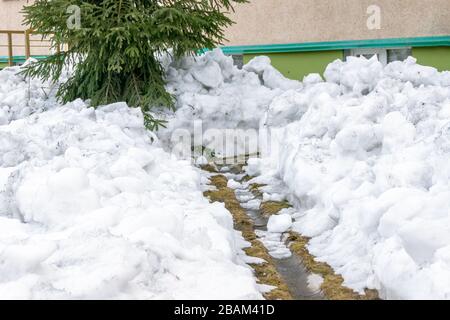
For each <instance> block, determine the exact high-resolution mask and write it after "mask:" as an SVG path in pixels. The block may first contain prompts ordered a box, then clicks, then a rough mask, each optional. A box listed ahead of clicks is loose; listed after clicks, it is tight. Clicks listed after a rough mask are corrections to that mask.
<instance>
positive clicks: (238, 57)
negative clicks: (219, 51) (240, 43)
mask: <svg viewBox="0 0 450 320" xmlns="http://www.w3.org/2000/svg"><path fill="white" fill-rule="evenodd" d="M231 57H232V58H233V62H234V65H235V66H236V67H238V69H242V67H243V66H244V55H243V54H233V55H232V56H231Z"/></svg>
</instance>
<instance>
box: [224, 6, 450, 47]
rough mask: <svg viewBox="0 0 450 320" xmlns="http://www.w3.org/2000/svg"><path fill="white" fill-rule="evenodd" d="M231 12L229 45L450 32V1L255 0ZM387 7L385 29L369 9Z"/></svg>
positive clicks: (384, 11)
mask: <svg viewBox="0 0 450 320" xmlns="http://www.w3.org/2000/svg"><path fill="white" fill-rule="evenodd" d="M250 1H251V2H250V3H247V4H241V5H238V6H237V7H236V12H235V13H234V14H231V17H232V19H233V20H234V21H235V22H236V24H235V25H233V26H232V27H230V28H229V29H228V30H227V33H226V37H227V39H228V40H229V41H228V42H226V43H225V45H255V44H278V43H299V42H321V41H337V40H359V39H379V38H404V37H420V36H434V35H449V34H450V0H426V1H424V0H250ZM370 5H378V6H379V7H380V8H381V18H382V19H381V29H380V30H369V29H368V28H367V19H368V17H369V15H368V14H367V8H368V7H369V6H370Z"/></svg>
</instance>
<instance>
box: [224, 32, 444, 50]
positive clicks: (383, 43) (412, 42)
mask: <svg viewBox="0 0 450 320" xmlns="http://www.w3.org/2000/svg"><path fill="white" fill-rule="evenodd" d="M447 46H450V35H446V36H435V37H417V38H386V39H369V40H349V41H329V42H304V43H287V44H267V45H249V46H224V47H221V49H222V51H223V52H224V53H225V54H258V53H282V52H283V53H286V52H308V51H333V50H345V49H355V48H398V47H447Z"/></svg>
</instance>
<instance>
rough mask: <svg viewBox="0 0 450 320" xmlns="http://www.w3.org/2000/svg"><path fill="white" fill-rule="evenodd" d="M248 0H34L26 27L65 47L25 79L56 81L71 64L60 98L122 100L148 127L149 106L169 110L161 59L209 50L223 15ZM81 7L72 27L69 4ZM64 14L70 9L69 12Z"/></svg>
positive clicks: (219, 36)
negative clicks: (137, 110) (135, 109)
mask: <svg viewBox="0 0 450 320" xmlns="http://www.w3.org/2000/svg"><path fill="white" fill-rule="evenodd" d="M244 2H247V0H37V1H35V2H34V4H32V5H30V6H26V7H25V8H24V10H23V12H24V16H25V19H24V24H26V25H28V26H29V27H30V28H31V29H32V30H33V31H34V32H35V33H38V34H41V35H43V36H45V37H47V38H49V39H51V40H52V43H53V44H54V46H55V48H56V47H57V46H58V45H59V44H67V45H68V48H69V49H67V50H65V51H56V50H55V51H56V53H55V54H53V55H51V56H49V57H47V58H46V59H44V60H40V61H38V62H36V63H33V64H30V65H29V66H27V67H26V68H25V69H24V71H23V72H24V74H25V75H26V76H31V77H38V78H41V79H45V80H47V79H51V80H53V81H56V80H57V79H59V78H60V76H61V73H62V71H63V69H64V67H65V66H67V65H76V67H75V69H74V72H73V74H72V75H71V77H70V78H69V79H68V81H67V82H65V83H64V84H62V85H61V86H60V87H59V90H58V93H57V96H58V98H60V99H61V100H62V102H64V103H65V102H68V101H72V100H74V99H76V98H81V99H90V100H91V105H92V106H98V105H104V104H109V103H113V102H117V101H125V102H127V103H128V105H129V106H132V107H140V108H141V109H142V112H143V114H144V119H145V125H146V126H147V127H148V128H149V129H155V127H157V126H158V125H159V124H161V122H160V121H158V120H157V119H154V118H153V117H152V116H151V114H150V112H149V111H150V109H151V108H153V107H157V106H158V107H160V106H162V107H169V108H173V105H174V102H173V98H172V96H171V95H170V94H168V93H167V92H166V90H165V88H164V74H163V69H162V66H161V63H160V61H159V60H158V57H159V56H161V55H162V54H168V53H171V54H173V55H174V57H175V58H179V57H181V56H184V55H187V54H193V53H195V52H197V51H198V50H201V49H204V48H213V47H216V46H217V45H219V44H221V43H222V42H223V40H224V32H223V31H224V29H225V28H226V27H227V26H229V25H231V24H232V23H233V22H232V21H231V20H230V18H229V17H228V15H227V14H226V13H227V12H230V11H231V10H233V6H234V5H235V4H236V3H244ZM74 5H75V6H77V7H76V8H79V9H80V11H79V12H80V22H81V23H80V25H79V27H75V28H73V27H72V28H71V27H69V25H68V20H69V19H70V17H71V14H72V12H71V11H70V10H68V8H69V7H70V6H72V7H71V8H73V6H74ZM68 12H69V13H68Z"/></svg>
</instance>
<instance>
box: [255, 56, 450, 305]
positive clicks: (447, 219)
mask: <svg viewBox="0 0 450 320" xmlns="http://www.w3.org/2000/svg"><path fill="white" fill-rule="evenodd" d="M324 76H325V79H326V81H322V80H321V79H320V78H319V77H317V76H312V77H309V78H308V79H305V80H308V81H306V82H305V83H303V87H302V88H301V89H297V90H292V89H291V90H288V91H285V92H284V93H283V94H281V95H279V96H277V97H276V98H275V99H274V100H273V101H272V103H271V104H270V108H269V110H268V112H267V114H266V116H265V119H264V125H263V126H262V128H263V129H264V130H268V131H270V132H271V134H272V137H273V138H274V140H275V141H278V152H273V153H272V154H271V155H270V156H268V157H266V158H265V159H263V160H262V161H261V160H252V161H250V162H249V168H248V172H249V173H253V174H263V175H262V176H260V177H259V178H257V179H256V180H257V181H258V182H260V183H273V182H274V181H276V180H277V179H281V180H282V181H283V182H284V183H285V184H286V185H287V187H288V188H289V190H290V193H291V199H290V200H291V201H293V202H295V203H296V205H297V207H298V209H300V210H301V214H299V215H297V216H296V221H295V222H294V223H293V229H294V230H296V231H298V232H300V233H302V234H304V235H306V236H309V237H312V240H311V241H310V246H309V249H310V251H311V253H312V254H314V255H315V256H317V257H318V259H319V260H321V261H326V262H327V263H329V264H330V265H331V266H332V267H333V268H334V269H335V270H336V272H338V273H339V274H342V275H343V277H344V279H345V283H344V284H345V285H347V286H349V287H351V288H354V289H355V290H358V291H359V292H362V290H363V289H364V288H366V287H368V288H377V289H379V290H380V292H381V295H382V296H383V297H385V298H405V299H420V298H445V299H450V162H449V161H448V159H449V156H450V73H449V72H443V73H439V72H438V71H437V70H436V69H434V68H430V67H424V66H420V65H417V64H416V61H415V59H413V58H409V59H407V60H406V61H404V62H394V63H391V64H389V65H388V66H386V67H384V68H383V66H382V65H381V64H380V63H379V62H378V61H377V60H376V58H372V59H370V60H367V59H365V58H349V60H348V61H347V62H342V61H336V62H334V63H332V64H330V65H329V66H328V68H327V70H326V72H325V74H324ZM274 150H276V148H275V149H274ZM264 173H265V174H264Z"/></svg>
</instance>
